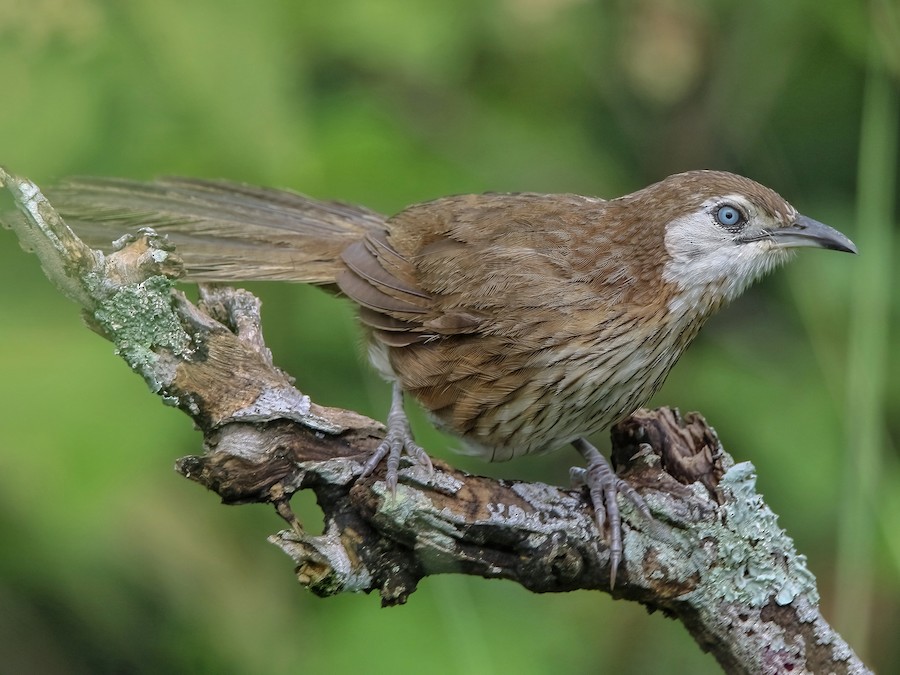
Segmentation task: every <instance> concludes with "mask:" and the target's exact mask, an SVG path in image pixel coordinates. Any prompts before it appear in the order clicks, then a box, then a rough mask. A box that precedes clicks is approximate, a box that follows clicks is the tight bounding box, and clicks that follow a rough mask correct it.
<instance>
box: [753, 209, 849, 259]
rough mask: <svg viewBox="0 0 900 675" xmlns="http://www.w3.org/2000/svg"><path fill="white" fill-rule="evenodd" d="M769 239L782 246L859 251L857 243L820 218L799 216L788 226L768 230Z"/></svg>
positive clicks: (847, 251)
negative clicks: (822, 221) (819, 219)
mask: <svg viewBox="0 0 900 675" xmlns="http://www.w3.org/2000/svg"><path fill="white" fill-rule="evenodd" d="M768 235H769V236H768V237H767V238H768V239H769V240H770V241H773V242H775V244H776V245H778V246H779V247H782V248H798V247H800V246H814V247H816V248H828V249H831V250H832V251H844V252H846V253H857V250H856V244H854V243H853V242H852V241H850V240H849V239H848V238H847V237H845V236H844V235H843V234H841V233H840V232H838V231H837V230H835V229H834V228H833V227H828V225H825V224H824V223H820V222H819V221H818V220H813V219H812V218H807V217H806V216H799V215H798V216H797V218H796V220H794V222H793V223H791V224H790V225H788V226H787V227H779V228H777V229H772V230H769V231H768Z"/></svg>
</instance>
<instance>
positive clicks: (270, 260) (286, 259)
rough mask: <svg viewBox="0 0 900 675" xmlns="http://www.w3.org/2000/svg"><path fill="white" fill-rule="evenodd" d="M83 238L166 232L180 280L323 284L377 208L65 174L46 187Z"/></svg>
mask: <svg viewBox="0 0 900 675" xmlns="http://www.w3.org/2000/svg"><path fill="white" fill-rule="evenodd" d="M46 196H47V198H48V199H49V201H50V203H51V204H52V205H53V206H54V208H56V209H57V211H58V212H59V213H60V215H61V216H62V217H63V219H64V220H65V221H66V223H68V224H69V225H70V226H71V227H72V229H73V230H75V232H76V234H78V236H79V237H81V238H82V239H83V240H84V241H85V243H87V244H88V245H89V246H93V247H95V248H101V249H105V250H108V249H109V248H110V247H111V246H110V245H111V243H112V241H113V240H115V239H117V238H119V237H120V236H122V235H123V234H127V233H129V232H132V233H133V232H136V231H137V230H138V229H139V228H141V227H152V228H153V229H155V230H156V231H157V232H159V233H162V234H166V235H168V237H169V239H170V241H171V242H172V243H173V244H175V246H176V250H177V251H178V253H179V255H180V256H181V258H182V259H183V260H184V265H185V270H186V275H185V278H186V279H187V280H189V281H248V280H253V279H268V280H276V279H277V280H287V281H298V282H303V283H310V284H332V283H334V281H335V276H336V275H337V274H338V273H339V272H340V271H341V270H342V269H343V265H342V263H341V262H340V253H341V251H342V250H343V249H344V248H345V247H346V246H347V245H348V244H350V243H352V242H354V241H357V240H359V239H362V238H363V237H364V236H365V234H366V232H369V231H377V230H380V229H382V228H383V227H384V222H385V218H384V216H381V215H379V214H377V213H374V212H372V211H369V210H367V209H364V208H362V207H359V206H352V205H349V204H341V203H338V202H325V201H317V200H314V199H310V198H308V197H304V196H302V195H299V194H296V193H293V192H288V191H283V190H273V189H268V188H259V187H253V186H249V185H243V184H238V183H228V182H225V181H209V180H197V179H189V178H165V179H160V180H156V181H153V182H149V183H142V182H135V181H127V180H118V179H96V178H86V179H73V180H70V181H68V182H66V183H64V184H62V185H60V186H59V187H56V188H53V189H51V190H48V191H47V192H46Z"/></svg>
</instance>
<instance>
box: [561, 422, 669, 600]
mask: <svg viewBox="0 0 900 675" xmlns="http://www.w3.org/2000/svg"><path fill="white" fill-rule="evenodd" d="M572 445H573V446H574V447H575V449H576V450H578V452H579V453H580V454H581V456H582V457H584V460H585V461H586V462H587V466H586V467H585V468H584V469H581V468H578V467H575V468H573V469H572V470H571V471H570V475H571V477H572V481H573V483H576V484H578V485H585V486H587V488H588V492H589V493H590V496H591V503H592V504H593V505H594V517H595V518H596V519H597V527H598V528H599V530H600V534H601V535H602V534H603V531H604V528H605V526H606V524H607V523H609V586H610V588H612V587H614V586H615V585H616V570H618V568H619V563H620V562H621V560H622V518H621V516H620V515H619V504H618V502H617V501H616V496H617V495H618V494H619V493H621V494H622V495H624V496H625V498H627V499H628V501H630V502H631V503H632V504H634V506H635V508H636V509H637V510H638V511H640V512H641V514H642V515H643V516H645V517H647V518H651V517H652V516H651V515H650V509H649V508H647V503H646V502H645V501H644V498H643V497H641V496H640V495H639V494H638V493H637V492H636V491H635V489H634V488H633V487H631V486H630V485H629V484H628V483H626V482H625V481H624V480H622V479H621V478H619V477H618V476H617V475H616V474H615V472H614V471H613V468H612V466H611V465H610V463H609V462H608V461H607V459H606V457H604V456H603V455H602V454H600V451H599V450H597V448H595V447H594V446H593V445H591V444H590V443H588V442H587V441H586V440H585V439H583V438H579V439H577V440H575V441H572Z"/></svg>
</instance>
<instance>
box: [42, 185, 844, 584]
mask: <svg viewBox="0 0 900 675" xmlns="http://www.w3.org/2000/svg"><path fill="white" fill-rule="evenodd" d="M48 196H49V198H50V201H51V203H53V204H54V205H55V206H56V207H57V208H58V209H59V210H60V212H61V214H62V215H63V217H64V218H65V219H66V221H67V222H68V223H69V224H71V225H72V226H73V227H74V229H75V230H76V231H77V232H79V233H80V234H84V235H86V238H87V240H88V242H89V243H92V244H106V245H108V243H109V241H110V240H111V239H113V238H115V235H112V234H111V233H112V232H116V233H117V234H120V233H122V232H124V231H126V230H129V229H132V230H133V229H135V228H137V227H147V226H149V227H153V228H155V229H156V230H157V231H159V232H161V233H166V234H168V235H169V237H170V239H171V240H172V241H173V242H174V243H175V244H176V246H177V250H178V251H179V252H180V254H181V255H182V257H183V259H184V262H185V267H186V270H187V278H188V279H189V280H193V281H238V280H249V279H279V280H289V281H299V282H304V283H310V284H318V285H323V286H330V287H332V288H334V289H335V290H338V291H339V292H340V293H342V294H343V295H345V296H346V297H348V298H350V300H352V301H353V302H355V303H356V304H357V305H358V306H359V317H360V321H361V322H362V324H363V326H364V327H365V329H366V331H367V333H368V337H369V341H368V344H369V355H370V358H371V361H372V363H373V364H374V366H375V368H376V369H377V370H378V371H379V372H380V373H381V374H382V375H383V376H384V377H386V378H387V379H388V380H389V381H390V382H392V383H393V403H392V406H391V410H390V414H389V417H388V432H387V436H386V438H385V439H384V442H383V443H382V444H381V445H380V447H379V448H378V450H377V451H376V452H375V454H374V455H373V456H372V457H371V459H370V460H369V462H368V463H367V464H366V467H365V469H364V473H363V475H367V474H369V473H371V472H372V471H373V470H374V469H375V467H376V466H377V465H378V463H380V462H381V461H382V460H383V459H384V458H385V457H387V478H386V480H387V483H388V485H389V487H390V488H391V489H392V490H394V489H396V482H397V470H398V465H399V461H400V457H401V454H402V453H404V452H406V453H408V454H410V455H412V456H413V458H414V459H417V460H418V461H420V462H422V463H424V464H426V465H428V466H430V461H429V460H428V458H427V455H426V454H425V453H424V451H422V449H421V448H420V447H419V446H418V445H416V444H415V442H414V441H413V439H412V435H411V433H410V429H409V424H408V422H407V419H406V415H405V412H404V409H403V394H404V393H408V394H411V395H412V396H413V397H415V398H416V400H418V401H419V403H420V404H421V405H422V406H423V407H424V409H425V410H426V411H427V412H428V413H429V414H430V416H431V418H432V419H433V420H434V421H435V423H436V424H437V425H438V426H439V427H441V428H442V429H445V430H447V431H449V432H451V433H453V434H455V435H456V436H459V437H460V438H461V439H462V440H463V442H464V443H465V445H466V446H468V448H469V449H470V450H474V451H475V452H476V453H477V454H479V455H482V456H483V457H484V458H486V459H487V460H489V461H502V460H508V459H512V458H514V457H518V456H521V455H527V454H535V453H542V452H547V451H550V450H554V449H556V448H558V447H560V446H562V445H565V444H567V443H571V444H573V445H574V446H575V448H576V449H577V450H578V451H579V452H580V453H581V454H582V456H583V457H584V458H585V460H586V462H587V469H586V471H585V472H584V473H583V477H584V481H585V483H586V484H587V486H588V488H589V491H590V495H591V499H592V501H593V504H594V508H595V513H596V519H597V523H598V526H599V527H600V531H601V532H603V531H604V527H605V525H607V524H608V526H609V533H610V534H609V538H610V563H611V583H614V581H615V574H616V569H617V567H618V564H619V561H620V559H621V556H622V541H621V528H620V516H619V510H618V505H617V502H616V498H617V493H622V494H623V496H624V497H626V498H627V499H629V500H630V501H631V502H632V503H633V504H634V505H635V506H636V507H637V508H638V509H639V510H640V511H641V512H642V513H644V514H646V515H649V511H648V509H647V507H646V505H645V504H644V502H643V500H642V499H641V498H640V496H639V495H638V494H637V493H636V492H635V491H634V490H633V489H632V488H631V487H630V486H628V485H627V484H626V483H625V482H624V481H622V480H621V479H619V478H617V477H616V476H615V474H614V472H613V470H612V468H611V467H610V465H609V464H608V463H607V461H606V459H605V458H604V457H603V456H602V455H601V454H600V453H599V452H598V451H597V450H596V449H595V448H594V447H593V446H592V445H591V444H590V443H588V441H587V440H586V437H587V436H590V435H591V434H593V433H595V432H598V431H601V430H603V429H606V428H607V427H609V426H611V425H612V424H613V423H615V422H616V421H617V420H620V419H622V418H623V417H625V416H627V415H628V414H630V413H631V412H633V411H634V410H635V409H636V408H638V407H640V406H642V405H644V404H645V403H647V401H648V400H649V399H650V397H651V396H653V394H654V393H655V392H656V391H657V390H658V389H659V388H660V386H661V385H662V383H663V381H664V380H665V378H666V376H667V375H668V373H669V370H670V369H671V368H672V366H673V365H674V364H675V362H676V361H677V360H678V357H679V356H681V354H682V352H683V351H684V349H685V348H686V347H687V346H688V344H690V342H691V341H692V340H693V339H694V337H695V336H696V335H697V332H698V331H699V330H700V328H701V326H702V325H703V323H704V321H705V320H706V319H707V318H708V317H709V316H710V315H711V314H713V313H714V312H715V311H716V310H718V309H719V308H720V307H722V306H723V305H724V304H725V303H727V302H728V301H730V300H732V299H733V298H735V297H736V296H737V295H739V294H740V293H741V292H742V291H743V290H744V289H745V288H746V287H747V285H748V284H750V283H751V282H752V281H754V280H755V279H757V278H759V277H760V276H761V275H763V274H764V273H766V272H767V271H769V270H771V269H772V268H773V267H775V266H776V265H778V264H780V263H783V262H785V261H786V260H788V259H789V257H790V255H791V249H793V248H797V247H801V246H813V247H819V248H828V249H834V250H838V251H847V252H850V253H855V252H856V247H855V246H854V245H853V243H852V242H851V241H850V240H849V239H847V238H846V237H845V236H844V235H842V234H841V233H840V232H838V231H836V230H834V229H832V228H830V227H828V226H826V225H823V224H822V223H819V222H817V221H815V220H812V219H810V218H807V217H806V216H803V215H800V214H799V213H797V211H796V210H795V209H794V207H792V206H791V205H790V204H789V203H788V202H786V201H785V200H784V199H782V198H781V197H780V196H779V195H778V194H776V193H775V192H773V191H772V190H770V189H768V188H766V187H764V186H762V185H760V184H759V183H756V182H754V181H752V180H749V179H747V178H743V177H741V176H737V175H734V174H730V173H724V172H717V171H692V172H688V173H682V174H677V175H674V176H670V177H668V178H666V179H665V180H663V181H661V182H659V183H656V184H654V185H651V186H649V187H647V188H644V189H643V190H639V191H638V192H634V193H632V194H629V195H626V196H624V197H620V198H618V199H612V200H609V201H606V200H603V199H598V198H595V197H582V196H578V195H574V194H553V195H544V194H532V193H522V194H480V195H462V196H455V197H445V198H442V199H437V200H435V201H430V202H425V203H422V204H416V205H414V206H411V207H409V208H407V209H405V210H403V211H401V212H400V213H398V214H397V215H395V216H393V217H391V218H385V217H384V216H381V215H379V214H377V213H374V212H372V211H369V210H367V209H365V208H362V207H358V206H351V205H347V204H339V203H335V202H321V201H315V200H312V199H309V198H307V197H303V196H301V195H298V194H295V193H292V192H285V191H278V190H270V189H262V188H256V187H250V186H246V185H236V184H231V183H226V182H219V181H205V180H192V179H165V180H158V181H156V182H152V183H136V182H129V181H120V180H97V179H88V180H75V181H72V182H70V183H68V184H66V185H64V186H62V187H61V188H58V189H57V190H55V191H51V192H50V193H49V195H48Z"/></svg>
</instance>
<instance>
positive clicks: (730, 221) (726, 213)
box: [716, 204, 744, 228]
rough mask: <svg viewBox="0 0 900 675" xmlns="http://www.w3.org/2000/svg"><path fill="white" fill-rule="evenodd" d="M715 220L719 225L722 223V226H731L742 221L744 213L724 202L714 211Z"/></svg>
mask: <svg viewBox="0 0 900 675" xmlns="http://www.w3.org/2000/svg"><path fill="white" fill-rule="evenodd" d="M716 220H717V221H718V223H719V225H722V226H723V227H727V228H733V227H736V226H738V225H740V224H741V223H742V222H743V220H744V215H743V214H742V213H741V212H740V211H738V210H737V209H736V208H735V207H733V206H731V205H729V204H725V205H724V206H720V207H719V210H718V211H716Z"/></svg>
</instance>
